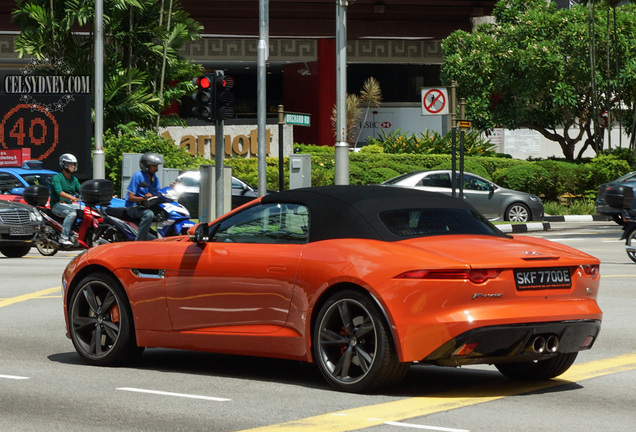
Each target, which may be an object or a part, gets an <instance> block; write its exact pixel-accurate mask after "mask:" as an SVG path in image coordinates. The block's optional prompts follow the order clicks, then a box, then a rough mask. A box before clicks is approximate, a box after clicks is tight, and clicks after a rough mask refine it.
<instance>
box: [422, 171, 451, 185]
mask: <svg viewBox="0 0 636 432" xmlns="http://www.w3.org/2000/svg"><path fill="white" fill-rule="evenodd" d="M418 186H429V187H439V188H450V187H451V181H450V174H448V173H439V174H429V175H427V176H426V177H423V178H422V180H420V183H419V184H418Z"/></svg>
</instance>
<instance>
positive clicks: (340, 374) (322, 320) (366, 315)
mask: <svg viewBox="0 0 636 432" xmlns="http://www.w3.org/2000/svg"><path fill="white" fill-rule="evenodd" d="M313 347H314V359H315V361H316V363H317V364H318V368H319V369H320V372H321V373H322V375H323V376H324V377H325V379H326V380H327V382H329V384H330V385H332V386H333V387H335V388H336V389H338V390H343V391H347V392H369V391H371V390H374V389H378V388H381V387H388V386H390V385H393V384H396V383H398V382H399V381H401V380H402V379H403V378H404V375H405V374H406V372H407V370H408V367H409V364H408V363H400V361H399V359H398V356H397V353H396V351H395V346H394V344H393V341H392V339H391V334H390V331H389V326H388V324H387V323H386V320H385V318H384V315H383V314H382V311H381V310H380V308H379V307H378V305H377V304H376V303H375V302H374V301H373V299H371V298H370V296H369V295H368V294H365V293H363V292H359V291H356V290H351V289H347V290H343V291H340V292H338V293H337V294H334V295H333V296H331V297H330V298H329V299H328V300H327V302H326V303H325V304H324V305H323V306H322V307H321V308H320V311H319V313H318V317H317V319H316V325H315V327H314V331H313Z"/></svg>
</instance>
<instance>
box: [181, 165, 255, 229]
mask: <svg viewBox="0 0 636 432" xmlns="http://www.w3.org/2000/svg"><path fill="white" fill-rule="evenodd" d="M200 182H201V172H200V171H186V172H184V173H182V174H180V175H179V177H177V180H176V183H175V185H174V186H173V189H174V190H176V191H177V192H178V193H179V194H180V197H179V204H181V205H183V206H184V207H185V208H187V209H188V211H189V212H190V214H191V215H192V217H194V218H196V217H198V215H199V187H200V186H199V185H200ZM255 198H258V190H256V188H254V187H252V186H250V185H249V184H247V183H245V182H244V181H243V180H240V179H238V178H236V177H232V208H233V209H235V208H237V207H239V206H242V205H243V204H245V203H248V202H250V201H252V200H253V199H255Z"/></svg>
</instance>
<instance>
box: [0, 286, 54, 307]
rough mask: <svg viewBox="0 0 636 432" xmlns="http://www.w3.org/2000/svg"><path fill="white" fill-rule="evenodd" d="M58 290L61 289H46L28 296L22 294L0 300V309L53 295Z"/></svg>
mask: <svg viewBox="0 0 636 432" xmlns="http://www.w3.org/2000/svg"><path fill="white" fill-rule="evenodd" d="M60 288H61V287H55V288H47V289H45V290H42V291H37V292H34V293H30V294H24V295H21V296H17V297H11V298H6V299H0V308H1V307H5V306H9V305H12V304H15V303H20V302H23V301H27V300H32V299H36V298H40V297H44V296H47V295H49V294H52V293H54V292H56V291H59V290H60Z"/></svg>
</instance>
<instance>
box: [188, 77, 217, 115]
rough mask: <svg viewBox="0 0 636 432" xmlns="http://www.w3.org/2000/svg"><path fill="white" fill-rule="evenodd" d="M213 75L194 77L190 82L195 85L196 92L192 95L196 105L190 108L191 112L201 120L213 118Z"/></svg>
mask: <svg viewBox="0 0 636 432" xmlns="http://www.w3.org/2000/svg"><path fill="white" fill-rule="evenodd" d="M215 78H216V77H215V76H214V75H209V74H208V75H202V76H200V77H197V78H194V79H193V80H192V82H194V84H196V85H197V92H196V93H194V94H193V95H192V99H194V100H195V101H196V103H197V106H196V107H195V108H193V109H192V114H194V115H196V116H197V118H199V119H201V120H214V110H213V107H214V82H215Z"/></svg>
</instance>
